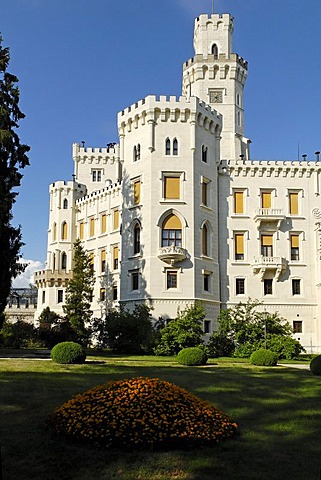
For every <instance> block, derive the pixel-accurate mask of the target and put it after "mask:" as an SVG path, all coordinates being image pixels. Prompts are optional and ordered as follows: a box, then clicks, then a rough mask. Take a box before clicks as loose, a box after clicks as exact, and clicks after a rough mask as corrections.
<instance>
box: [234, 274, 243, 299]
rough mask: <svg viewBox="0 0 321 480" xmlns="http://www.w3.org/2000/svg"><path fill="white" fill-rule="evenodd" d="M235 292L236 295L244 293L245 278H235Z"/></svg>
mask: <svg viewBox="0 0 321 480" xmlns="http://www.w3.org/2000/svg"><path fill="white" fill-rule="evenodd" d="M235 293H236V295H244V294H245V278H237V279H236V281H235Z"/></svg>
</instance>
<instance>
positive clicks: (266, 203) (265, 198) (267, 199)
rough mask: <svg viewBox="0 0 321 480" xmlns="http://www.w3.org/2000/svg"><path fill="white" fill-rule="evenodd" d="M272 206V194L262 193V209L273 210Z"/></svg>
mask: <svg viewBox="0 0 321 480" xmlns="http://www.w3.org/2000/svg"><path fill="white" fill-rule="evenodd" d="M271 205H272V194H271V192H261V207H262V208H271Z"/></svg>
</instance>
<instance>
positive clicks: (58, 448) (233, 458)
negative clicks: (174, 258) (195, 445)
mask: <svg viewBox="0 0 321 480" xmlns="http://www.w3.org/2000/svg"><path fill="white" fill-rule="evenodd" d="M2 356H4V355H2ZM231 360H232V361H231ZM140 375H142V376H149V377H155V376H157V377H159V378H161V379H164V380H168V381H171V382H173V383H175V384H177V385H179V386H182V387H184V388H186V389H187V390H189V391H191V392H193V393H194V394H196V395H198V396H200V397H202V398H203V399H206V400H209V401H210V402H211V403H213V404H215V405H217V406H218V407H219V408H220V409H221V410H223V411H224V412H225V413H227V414H229V415H230V416H231V417H232V418H233V419H234V420H235V421H237V423H239V426H240V435H239V436H238V437H236V438H234V439H231V440H229V441H227V442H225V443H223V444H221V445H218V446H216V447H213V448H204V449H199V450H194V451H188V452H187V451H179V450H177V451H173V452H151V451H150V452H131V451H127V452H125V453H124V452H117V451H108V450H101V449H96V448H85V447H83V446H79V445H72V444H68V443H65V442H61V441H60V440H59V439H58V438H56V437H53V436H52V435H51V434H50V432H48V431H47V430H46V429H45V427H44V421H45V419H46V416H47V414H48V413H50V412H52V410H53V409H54V407H55V406H58V405H61V404H62V403H63V402H64V401H66V400H67V399H69V398H70V397H71V396H73V395H74V394H76V393H79V392H82V391H84V390H86V389H88V388H90V387H93V386H95V385H99V384H102V383H104V382H106V381H108V380H114V379H119V378H129V377H133V376H140ZM320 406H321V377H315V376H313V375H312V374H311V373H310V371H308V370H299V369H295V368H284V367H274V368H262V367H254V366H251V365H249V364H248V363H247V362H246V361H242V362H238V361H237V360H236V359H222V360H221V359H218V360H216V359H215V361H214V360H213V361H211V362H210V363H209V365H206V366H204V367H194V368H193V367H183V366H179V365H178V364H176V363H175V360H174V359H173V358H166V357H165V358H162V357H147V356H146V357H134V356H132V357H120V356H113V357H106V356H101V355H94V356H90V357H88V361H87V362H86V364H85V365H75V366H62V365H57V364H54V363H52V362H51V361H50V360H49V361H48V360H44V361H41V360H33V359H20V358H12V359H0V412H1V422H0V435H1V436H0V439H1V440H0V441H1V445H2V469H3V480H17V479H23V480H31V479H33V480H34V479H41V480H56V479H59V480H73V479H75V480H92V479H95V480H110V479H116V478H117V479H118V480H127V479H132V480H134V479H135V480H138V479H142V480H171V479H177V480H223V479H224V480H229V479H233V480H243V479H244V480H254V479H255V480H258V479H259V480H265V479H266V480H267V479H269V480H274V479H275V480H279V479H280V478H282V480H286V479H291V480H302V479H304V480H318V479H319V478H320V468H321V428H320V427H321V409H320Z"/></svg>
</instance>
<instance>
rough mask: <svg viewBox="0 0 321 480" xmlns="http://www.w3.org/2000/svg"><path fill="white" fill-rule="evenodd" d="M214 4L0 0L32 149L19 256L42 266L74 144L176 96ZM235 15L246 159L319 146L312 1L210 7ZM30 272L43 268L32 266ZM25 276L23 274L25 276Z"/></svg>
mask: <svg viewBox="0 0 321 480" xmlns="http://www.w3.org/2000/svg"><path fill="white" fill-rule="evenodd" d="M211 7H212V1H211V0H158V1H156V0H136V1H129V0H67V1H66V0H55V1H54V2H53V1H50V0H2V1H1V10H0V11H1V13H0V31H1V32H2V35H3V39H4V41H3V44H4V45H5V46H9V47H10V51H11V62H10V68H9V71H10V72H12V73H14V74H15V75H17V76H18V78H19V87H20V91H21V102H20V106H21V109H22V110H23V111H24V113H25V114H26V118H25V120H23V122H21V127H20V129H19V134H20V137H21V139H22V140H23V142H25V143H28V144H29V145H30V146H31V152H30V163H31V166H30V167H29V168H27V169H25V171H24V178H23V181H22V186H21V188H20V194H19V197H18V200H17V205H16V207H15V210H14V215H15V218H14V222H15V223H16V224H21V225H22V231H23V240H24V242H25V246H24V248H23V257H24V258H26V259H28V260H32V261H34V262H42V263H43V262H44V261H45V258H46V247H47V245H46V244H47V228H48V185H49V184H50V183H52V182H54V181H56V180H69V179H70V178H71V175H72V173H73V162H72V159H71V144H72V143H73V142H80V141H82V140H84V141H86V145H87V146H92V147H94V146H97V147H101V146H105V145H106V144H107V143H109V142H114V141H118V137H117V124H116V117H117V112H118V111H119V110H122V109H124V108H125V107H126V106H128V105H131V104H132V103H134V102H136V101H137V100H139V99H141V98H143V97H145V96H146V95H149V94H163V95H180V93H181V72H182V63H183V62H184V61H185V60H187V59H189V58H190V57H192V56H193V42H192V39H193V25H194V18H195V17H196V16H198V15H199V14H201V13H210V12H211ZM215 11H216V12H218V13H225V12H228V13H231V14H232V15H233V16H234V17H235V32H234V52H236V53H238V54H239V55H241V56H242V57H244V58H245V59H246V60H248V62H249V77H248V81H247V84H246V89H245V134H246V136H248V137H249V138H251V140H252V142H253V143H252V151H251V153H252V159H281V160H282V159H288V160H295V159H297V156H298V142H299V144H300V155H301V154H303V153H306V154H307V155H308V158H310V159H313V158H314V152H315V151H316V150H321V115H320V105H321V88H320V78H321V62H320V47H321V28H320V18H321V2H320V0H306V1H305V2H302V1H299V0H273V1H271V0H270V1H267V0H243V1H241V0H215ZM37 265H40V263H38V264H37ZM29 270H30V269H29Z"/></svg>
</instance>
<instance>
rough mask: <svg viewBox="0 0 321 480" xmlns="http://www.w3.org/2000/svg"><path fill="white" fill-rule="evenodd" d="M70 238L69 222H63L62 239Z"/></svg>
mask: <svg viewBox="0 0 321 480" xmlns="http://www.w3.org/2000/svg"><path fill="white" fill-rule="evenodd" d="M67 238H68V225H67V222H63V223H62V225H61V240H67Z"/></svg>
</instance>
